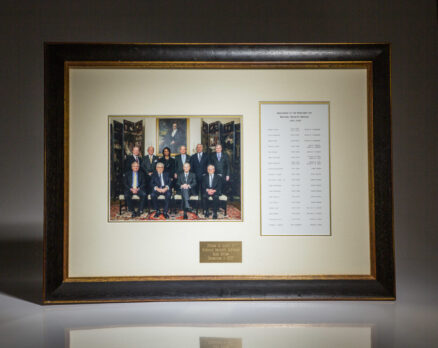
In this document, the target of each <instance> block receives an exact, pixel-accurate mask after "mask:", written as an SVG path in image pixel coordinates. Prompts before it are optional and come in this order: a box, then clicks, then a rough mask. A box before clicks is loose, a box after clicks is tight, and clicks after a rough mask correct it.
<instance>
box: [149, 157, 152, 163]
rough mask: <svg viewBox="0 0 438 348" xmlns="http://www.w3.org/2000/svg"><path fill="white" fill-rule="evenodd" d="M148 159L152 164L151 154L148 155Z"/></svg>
mask: <svg viewBox="0 0 438 348" xmlns="http://www.w3.org/2000/svg"><path fill="white" fill-rule="evenodd" d="M149 161H150V162H151V164H152V156H150V155H149Z"/></svg>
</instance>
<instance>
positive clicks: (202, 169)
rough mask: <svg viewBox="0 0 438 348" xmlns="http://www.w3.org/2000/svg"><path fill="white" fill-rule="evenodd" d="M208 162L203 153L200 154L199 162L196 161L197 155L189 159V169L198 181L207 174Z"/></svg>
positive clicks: (206, 156)
mask: <svg viewBox="0 0 438 348" xmlns="http://www.w3.org/2000/svg"><path fill="white" fill-rule="evenodd" d="M208 160H209V159H208V155H207V154H206V153H205V152H203V153H202V156H201V161H199V160H198V154H197V153H196V154H194V155H193V156H192V157H190V169H191V171H192V172H193V173H195V174H196V177H197V178H198V180H202V176H203V175H205V174H207V165H208Z"/></svg>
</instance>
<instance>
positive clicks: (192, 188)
mask: <svg viewBox="0 0 438 348" xmlns="http://www.w3.org/2000/svg"><path fill="white" fill-rule="evenodd" d="M176 185H177V187H178V188H179V190H181V196H182V203H183V208H184V219H185V220H187V212H188V211H189V210H190V204H189V200H190V195H196V174H195V173H192V172H190V163H187V162H186V163H184V166H183V172H182V173H181V174H179V175H178V179H177V181H176Z"/></svg>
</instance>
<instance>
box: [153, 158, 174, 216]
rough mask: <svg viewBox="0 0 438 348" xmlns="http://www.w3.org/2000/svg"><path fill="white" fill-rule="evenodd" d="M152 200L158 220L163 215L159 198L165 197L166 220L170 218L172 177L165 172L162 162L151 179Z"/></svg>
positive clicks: (164, 213) (164, 211) (164, 212)
mask: <svg viewBox="0 0 438 348" xmlns="http://www.w3.org/2000/svg"><path fill="white" fill-rule="evenodd" d="M150 188H151V191H152V193H151V199H152V204H153V206H154V210H155V215H154V216H155V217H156V218H158V217H160V215H161V212H160V209H159V206H158V196H160V195H163V196H164V210H163V215H164V217H165V218H166V219H168V218H169V215H168V214H167V212H168V211H169V203H170V197H171V193H170V177H169V174H168V173H165V172H164V164H163V163H162V162H158V163H157V166H156V172H155V173H154V174H152V177H151V183H150Z"/></svg>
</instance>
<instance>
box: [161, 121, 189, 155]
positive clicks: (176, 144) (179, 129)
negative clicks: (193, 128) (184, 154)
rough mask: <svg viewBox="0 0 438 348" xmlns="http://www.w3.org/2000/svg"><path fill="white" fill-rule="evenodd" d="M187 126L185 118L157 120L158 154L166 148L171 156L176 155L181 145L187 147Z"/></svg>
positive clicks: (187, 122)
mask: <svg viewBox="0 0 438 348" xmlns="http://www.w3.org/2000/svg"><path fill="white" fill-rule="evenodd" d="M188 125H189V120H188V119H187V118H157V149H158V152H159V153H162V152H163V149H164V148H165V147H168V148H170V152H171V153H172V154H174V155H177V154H178V153H179V148H180V146H181V145H184V146H186V147H187V144H188ZM187 150H188V151H190V150H189V149H187Z"/></svg>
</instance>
